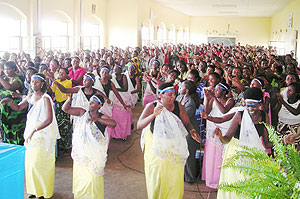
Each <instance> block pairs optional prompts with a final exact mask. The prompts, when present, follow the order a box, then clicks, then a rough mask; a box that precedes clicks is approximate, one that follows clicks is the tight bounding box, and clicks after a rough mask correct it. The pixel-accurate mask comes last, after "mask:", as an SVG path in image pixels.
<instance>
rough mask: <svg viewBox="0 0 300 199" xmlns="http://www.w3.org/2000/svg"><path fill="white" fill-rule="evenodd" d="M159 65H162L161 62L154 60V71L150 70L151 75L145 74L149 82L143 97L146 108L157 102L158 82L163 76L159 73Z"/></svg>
mask: <svg viewBox="0 0 300 199" xmlns="http://www.w3.org/2000/svg"><path fill="white" fill-rule="evenodd" d="M159 65H160V64H159V61H157V60H154V61H153V62H152V69H151V70H150V73H149V74H148V73H147V72H145V73H144V77H145V78H146V80H147V85H146V88H145V93H144V96H143V105H144V107H146V105H147V104H148V103H151V102H153V101H155V100H157V96H156V93H155V90H156V88H157V81H158V80H159V79H160V76H161V75H160V72H159Z"/></svg>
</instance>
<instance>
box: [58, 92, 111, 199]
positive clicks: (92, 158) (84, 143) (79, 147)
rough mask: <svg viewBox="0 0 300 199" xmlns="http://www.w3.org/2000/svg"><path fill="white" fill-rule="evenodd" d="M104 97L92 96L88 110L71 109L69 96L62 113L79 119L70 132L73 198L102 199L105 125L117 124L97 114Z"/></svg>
mask: <svg viewBox="0 0 300 199" xmlns="http://www.w3.org/2000/svg"><path fill="white" fill-rule="evenodd" d="M103 103H104V98H103V97H102V96H101V95H99V94H96V95H93V96H92V97H91V99H90V101H89V107H88V110H86V109H83V108H79V107H71V106H70V104H71V98H70V97H69V98H68V99H67V101H66V102H65V104H64V105H63V111H64V112H66V113H68V114H70V115H74V116H78V117H80V119H79V120H78V123H77V125H76V126H75V128H74V133H73V142H72V144H73V147H72V159H73V160H74V163H73V193H74V198H75V199H77V198H78V199H81V198H89V199H103V198H104V185H103V174H104V167H105V162H106V157H107V148H108V133H107V131H106V126H110V127H112V128H113V127H115V126H116V122H115V121H114V120H112V119H110V118H109V117H108V116H106V115H104V114H102V113H100V112H99V109H100V108H101V107H102V105H103Z"/></svg>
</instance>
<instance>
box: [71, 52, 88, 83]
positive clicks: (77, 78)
mask: <svg viewBox="0 0 300 199" xmlns="http://www.w3.org/2000/svg"><path fill="white" fill-rule="evenodd" d="M79 64H80V59H79V57H73V58H72V67H70V68H68V70H69V77H70V78H71V79H72V83H73V86H77V85H79V86H82V85H83V76H84V74H85V73H86V71H85V70H84V68H82V67H80V66H79Z"/></svg>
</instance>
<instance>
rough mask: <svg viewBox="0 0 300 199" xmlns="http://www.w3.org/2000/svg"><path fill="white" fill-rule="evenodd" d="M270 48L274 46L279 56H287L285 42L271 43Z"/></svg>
mask: <svg viewBox="0 0 300 199" xmlns="http://www.w3.org/2000/svg"><path fill="white" fill-rule="evenodd" d="M270 46H272V47H273V48H274V49H275V50H276V51H277V54H278V55H285V42H284V41H270Z"/></svg>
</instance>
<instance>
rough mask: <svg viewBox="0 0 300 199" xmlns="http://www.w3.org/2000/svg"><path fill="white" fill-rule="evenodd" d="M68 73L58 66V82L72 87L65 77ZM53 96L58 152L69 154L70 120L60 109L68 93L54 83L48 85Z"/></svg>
mask: <svg viewBox="0 0 300 199" xmlns="http://www.w3.org/2000/svg"><path fill="white" fill-rule="evenodd" d="M68 74H69V71H68V69H66V68H60V69H59V73H58V80H55V81H56V82H58V84H60V85H62V86H64V88H72V81H71V80H69V79H67V77H68ZM50 88H51V91H52V92H53V93H54V96H55V116H56V119H57V124H58V129H59V134H60V136H61V139H59V140H58V149H59V151H60V152H65V153H66V154H69V152H70V149H71V147H72V134H71V127H72V125H71V121H70V115H68V114H66V113H65V112H63V110H62V106H63V104H64V102H65V101H66V100H67V98H68V95H67V94H66V93H63V92H62V91H61V90H60V89H59V88H58V87H57V85H56V84H55V83H53V84H52V86H51V87H50Z"/></svg>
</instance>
